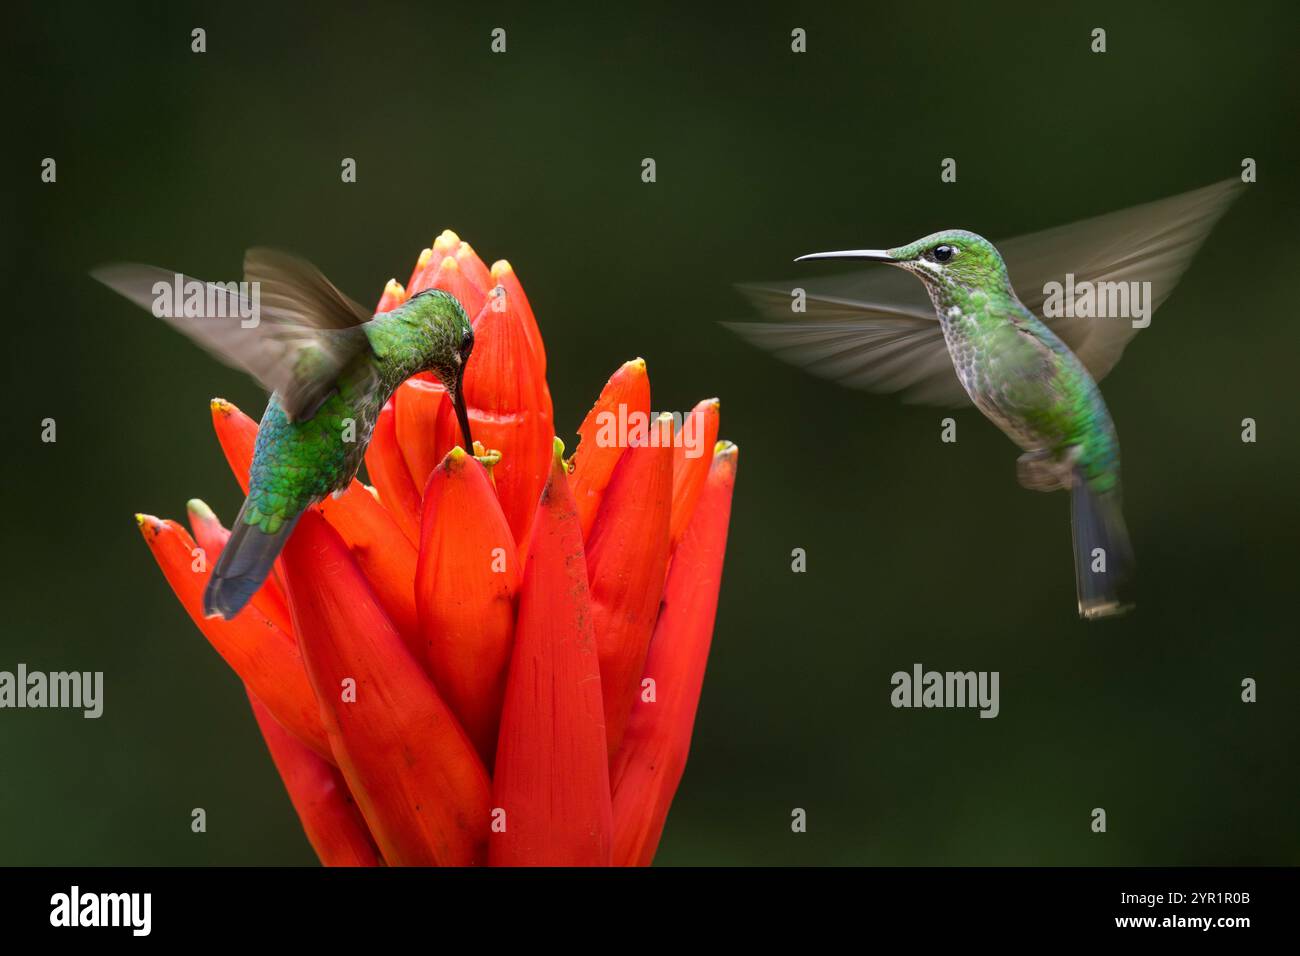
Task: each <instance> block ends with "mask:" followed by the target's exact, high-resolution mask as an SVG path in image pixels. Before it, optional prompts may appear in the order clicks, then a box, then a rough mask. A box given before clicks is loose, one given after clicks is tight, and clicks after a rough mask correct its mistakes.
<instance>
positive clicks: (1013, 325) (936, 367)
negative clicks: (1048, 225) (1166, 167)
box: [731, 180, 1241, 618]
mask: <svg viewBox="0 0 1300 956" xmlns="http://www.w3.org/2000/svg"><path fill="white" fill-rule="evenodd" d="M1240 188H1241V183H1240V182H1237V181H1235V180H1226V181H1224V182H1221V183H1218V184H1215V185H1213V186H1208V187H1205V188H1204V189H1199V190H1195V191H1194V192H1190V193H1186V194H1183V195H1181V196H1174V197H1172V198H1170V199H1165V200H1161V201H1159V202H1154V203H1148V204H1146V205H1144V206H1138V207H1135V208H1133V209H1128V210H1124V211H1122V212H1119V213H1111V214H1109V215H1106V216H1099V217H1097V218H1095V219H1091V220H1086V221H1084V222H1081V223H1075V224H1073V225H1070V226H1063V227H1058V228H1056V229H1050V230H1046V231H1044V232H1041V233H1035V234H1033V235H1030V236H1022V237H1020V238H1018V239H1012V240H1009V241H1007V242H1005V243H999V244H998V245H997V246H996V247H995V246H994V244H993V243H991V242H989V241H988V240H986V239H984V238H982V237H981V236H978V235H976V234H975V233H972V232H968V231H966V230H961V229H953V230H946V231H944V232H938V233H934V234H932V235H929V236H926V237H925V238H923V239H919V240H917V241H916V242H913V243H910V244H908V245H905V246H899V247H896V248H893V249H878V250H851V251H846V252H832V253H816V254H814V255H811V256H804V257H801V258H802V259H868V260H875V261H878V262H885V263H889V264H890V265H893V266H896V267H898V268H899V269H901V270H903V271H905V272H910V273H912V274H913V275H914V276H915V277H916V278H919V279H920V280H921V285H919V286H918V285H917V284H916V283H915V282H913V281H912V280H909V279H906V278H905V277H902V276H900V275H898V274H897V273H891V272H890V270H880V272H878V273H875V274H872V275H869V276H867V275H861V276H850V277H836V278H831V279H820V280H819V279H812V280H804V281H795V282H789V283H782V284H775V283H770V284H764V285H754V286H746V287H743V288H744V291H746V292H747V293H748V294H749V295H750V296H751V298H752V299H753V300H754V301H755V302H756V303H757V304H758V305H759V306H760V308H762V309H763V310H764V311H766V312H767V313H768V314H769V316H771V317H772V318H775V319H778V320H779V321H775V322H771V323H766V324H752V323H733V324H732V325H731V327H732V328H733V329H735V330H736V331H738V332H739V333H740V334H741V335H743V336H744V337H745V338H747V339H749V340H750V341H752V342H754V343H755V344H757V345H760V346H762V347H764V348H768V349H771V350H772V351H773V352H775V353H776V354H777V355H778V356H780V357H781V358H783V359H786V360H787V361H791V362H794V363H795V364H798V365H800V366H802V367H804V368H807V369H808V370H809V371H812V372H814V373H815V374H818V375H822V376H824V377H827V378H831V379H834V380H836V381H839V382H842V383H844V384H847V385H851V386H853V387H857V388H864V389H867V390H870V391H880V392H892V391H901V392H903V393H904V394H905V396H906V397H908V398H909V399H911V400H915V401H924V402H931V403H935V404H944V405H949V404H961V403H962V402H964V401H967V400H968V401H970V402H972V403H974V405H975V406H976V407H977V408H978V409H979V410H980V412H982V413H983V414H984V415H985V417H987V418H988V419H989V420H990V421H992V422H993V423H994V424H996V425H997V426H998V427H999V428H1000V429H1002V431H1003V432H1005V433H1006V434H1007V436H1008V437H1010V438H1011V439H1012V441H1014V442H1015V443H1016V444H1017V445H1019V446H1020V447H1021V448H1022V449H1023V450H1024V454H1023V455H1021V456H1020V458H1019V460H1018V461H1017V468H1016V471H1017V477H1018V478H1019V480H1020V483H1021V484H1022V485H1024V486H1025V487H1026V488H1030V489H1032V490H1035V491H1053V490H1057V489H1068V490H1069V491H1070V494H1071V513H1072V519H1073V528H1074V545H1075V577H1076V586H1077V591H1078V599H1079V612H1080V614H1081V615H1082V616H1084V617H1087V618H1092V617H1103V616H1107V615H1111V614H1116V613H1120V612H1122V611H1124V610H1126V609H1127V608H1128V607H1130V606H1131V603H1130V599H1131V594H1130V588H1131V585H1132V579H1133V570H1134V568H1133V558H1132V551H1131V548H1130V546H1129V543H1128V532H1127V530H1126V529H1125V526H1124V520H1123V516H1122V513H1121V506H1120V488H1121V482H1120V456H1119V441H1118V439H1117V437H1116V434H1115V428H1114V425H1113V424H1112V422H1111V418H1110V413H1109V411H1108V410H1107V408H1106V404H1105V402H1104V401H1103V400H1102V397H1101V392H1100V390H1099V389H1098V388H1097V384H1096V380H1097V379H1099V378H1101V376H1103V375H1105V374H1106V372H1108V371H1109V370H1110V369H1111V368H1112V367H1113V366H1114V364H1115V362H1116V361H1118V359H1119V356H1120V354H1121V353H1122V352H1123V349H1124V346H1125V345H1126V344H1127V343H1128V341H1129V339H1130V338H1131V337H1132V336H1133V334H1134V333H1135V331H1136V330H1137V329H1139V328H1145V327H1146V326H1147V325H1149V323H1150V316H1151V313H1152V312H1154V310H1155V308H1156V306H1158V305H1159V304H1160V303H1161V302H1163V301H1164V299H1165V298H1166V297H1167V296H1168V295H1169V293H1170V292H1171V291H1172V289H1173V286H1174V285H1175V283H1176V282H1177V281H1178V278H1179V277H1180V276H1181V274H1182V272H1183V270H1184V269H1185V268H1186V266H1187V264H1188V262H1189V261H1190V259H1191V257H1192V255H1193V254H1194V253H1195V251H1196V249H1197V248H1198V247H1199V246H1200V244H1201V242H1202V241H1203V240H1204V238H1205V236H1206V234H1207V233H1208V232H1209V230H1210V228H1211V226H1213V224H1214V223H1215V221H1217V219H1218V218H1219V216H1220V215H1222V213H1223V212H1224V210H1225V209H1226V208H1227V206H1228V204H1229V203H1230V202H1231V201H1232V199H1233V198H1235V196H1236V194H1237V193H1238V192H1239V190H1240ZM999 250H1001V252H999ZM1061 280H1065V284H1064V285H1062V282H1061ZM1013 282H1014V285H1013ZM909 283H910V284H909ZM905 286H906V287H905ZM1076 287H1077V288H1079V289H1086V290H1089V291H1088V292H1087V293H1085V294H1091V290H1093V289H1101V290H1103V292H1104V293H1105V294H1106V295H1107V296H1109V297H1110V298H1108V299H1107V300H1106V301H1108V302H1109V301H1111V299H1113V300H1114V301H1120V300H1121V299H1122V301H1123V302H1124V303H1125V304H1127V305H1128V306H1133V305H1140V309H1141V312H1142V314H1141V315H1140V316H1135V315H1133V314H1121V315H1106V316H1097V317H1093V310H1092V308H1091V307H1089V309H1087V310H1086V314H1077V313H1076V311H1075V310H1074V308H1073V304H1074V300H1073V299H1071V300H1070V308H1067V309H1066V310H1065V311H1064V312H1063V313H1062V314H1060V315H1057V314H1055V312H1054V311H1053V310H1051V309H1046V308H1045V306H1046V305H1047V304H1048V303H1049V302H1051V301H1052V297H1053V296H1058V297H1059V296H1061V295H1062V293H1061V292H1060V291H1059V290H1061V289H1064V288H1069V289H1071V290H1073V289H1075V288H1076ZM921 288H924V290H925V291H926V292H927V293H928V295H929V299H930V302H929V306H928V307H926V306H923V305H921V304H920V303H918V302H917V300H916V298H915V297H914V296H913V293H915V292H917V291H919V290H920V289H921ZM1121 293H1122V295H1121ZM800 306H802V307H803V308H802V310H801V308H800ZM792 307H793V310H794V311H795V312H799V311H803V312H804V313H805V315H804V317H803V318H797V319H795V320H794V321H790V313H791V311H792ZM1035 310H1038V312H1041V313H1042V316H1040V315H1039V314H1036V312H1035ZM1078 311H1079V312H1084V311H1085V310H1083V309H1080V310H1078ZM1045 319H1046V320H1045ZM953 372H956V376H955V377H954V375H953Z"/></svg>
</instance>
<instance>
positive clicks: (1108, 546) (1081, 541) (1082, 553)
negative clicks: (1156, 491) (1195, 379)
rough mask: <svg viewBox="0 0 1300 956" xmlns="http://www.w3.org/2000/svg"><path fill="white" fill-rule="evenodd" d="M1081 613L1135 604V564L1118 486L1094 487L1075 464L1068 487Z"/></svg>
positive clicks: (1088, 615)
mask: <svg viewBox="0 0 1300 956" xmlns="http://www.w3.org/2000/svg"><path fill="white" fill-rule="evenodd" d="M1070 519H1071V528H1072V530H1073V534H1074V578H1075V584H1076V587H1077V589H1078V595H1079V616H1080V617H1082V618H1084V619H1085V620H1093V619H1095V618H1102V617H1113V616H1115V615H1118V614H1123V613H1125V612H1126V611H1129V610H1131V609H1132V608H1133V584H1134V578H1135V572H1136V565H1135V563H1134V560H1133V547H1132V545H1131V544H1129V539H1128V528H1127V527H1125V525H1124V515H1123V513H1122V512H1121V510H1120V496H1119V491H1118V490H1112V491H1107V492H1101V493H1098V492H1095V491H1093V490H1092V489H1091V488H1089V487H1088V482H1087V480H1086V479H1085V478H1084V477H1083V475H1082V474H1081V473H1080V472H1079V470H1078V469H1077V468H1076V469H1075V472H1074V482H1073V485H1072V486H1071V489H1070Z"/></svg>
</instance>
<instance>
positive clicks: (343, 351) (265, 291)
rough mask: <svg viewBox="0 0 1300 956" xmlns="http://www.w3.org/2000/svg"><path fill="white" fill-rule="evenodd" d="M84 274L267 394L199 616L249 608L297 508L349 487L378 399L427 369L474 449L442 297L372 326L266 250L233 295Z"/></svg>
mask: <svg viewBox="0 0 1300 956" xmlns="http://www.w3.org/2000/svg"><path fill="white" fill-rule="evenodd" d="M93 274H94V275H95V277H96V278H98V279H99V280H100V281H102V282H104V283H105V284H106V285H108V286H109V287H110V288H112V289H114V290H116V291H117V292H119V293H121V294H122V295H124V296H125V297H127V298H128V299H130V300H132V301H133V302H136V303H137V304H139V305H142V306H144V307H145V308H148V309H150V310H151V311H153V312H154V314H155V315H158V316H159V317H160V318H163V319H165V320H166V321H168V322H169V323H171V324H172V325H173V326H175V327H176V328H178V329H180V330H181V331H183V332H185V333H186V334H187V335H189V336H190V337H191V338H193V339H194V340H195V341H197V342H199V343H200V344H202V345H204V346H205V347H207V348H208V349H209V350H210V351H212V352H213V353H214V354H215V355H217V357H219V358H221V359H222V360H223V361H225V362H227V363H228V364H231V365H233V366H235V367H237V368H241V369H244V370H245V371H248V372H249V373H250V374H252V375H253V376H254V377H256V378H257V379H258V380H259V381H260V382H262V383H263V384H264V385H266V386H267V387H268V388H269V389H271V390H272V394H271V398H270V400H269V401H268V403H267V406H266V412H265V413H264V414H263V416H262V421H261V423H260V425H259V426H258V432H257V441H256V444H255V447H254V452H253V462H252V466H251V469H250V472H249V489H248V497H247V498H246V499H245V501H244V505H243V507H242V508H240V511H239V515H238V516H237V517H236V519H235V521H234V523H233V525H232V527H231V535H230V539H229V541H228V542H227V543H226V546H225V548H224V549H223V550H222V552H221V556H220V557H219V558H218V560H217V563H216V566H215V567H214V568H213V572H212V578H211V580H210V581H209V583H208V587H207V590H206V592H205V593H204V613H205V614H209V615H212V614H219V615H221V616H222V617H225V618H230V617H233V616H234V615H235V614H237V613H239V611H240V610H241V609H242V608H243V607H244V605H245V604H247V602H248V600H249V599H250V598H251V597H252V596H253V594H254V593H255V592H256V591H257V589H258V588H259V587H261V585H262V583H263V582H264V581H265V580H266V576H267V575H268V574H269V573H270V570H271V566H272V565H273V563H274V561H275V558H276V556H277V555H278V554H279V553H280V550H281V549H282V548H283V547H284V544H285V542H286V541H287V540H288V537H289V535H290V534H291V533H292V531H293V527H294V525H295V524H296V522H297V520H298V518H299V516H301V514H302V513H303V511H305V510H306V509H307V508H308V507H310V506H311V505H312V504H314V503H316V502H318V501H320V500H321V499H322V498H324V497H325V496H326V495H328V494H331V493H335V492H341V491H343V490H344V489H346V488H347V486H348V484H349V483H350V482H351V481H352V478H353V477H354V476H355V475H356V473H357V469H358V468H359V467H360V465H361V462H362V460H363V458H364V457H365V451H366V447H367V446H368V445H369V443H370V437H371V434H372V433H373V430H374V426H375V422H376V421H377V420H378V418H379V413H380V410H381V409H382V408H383V406H384V403H385V402H386V401H387V400H388V398H389V397H390V396H391V395H392V393H393V391H394V389H396V388H397V386H398V385H400V384H401V383H402V382H403V381H405V380H406V379H408V378H410V377H411V376H412V375H415V374H417V373H419V372H426V371H427V372H432V373H433V374H434V375H436V376H437V377H438V379H439V380H440V381H441V382H442V383H443V384H444V385H445V386H446V388H447V391H448V392H449V393H450V395H451V397H452V401H453V404H454V406H455V409H456V414H457V417H458V418H459V421H460V426H461V432H462V438H463V439H464V442H465V446H466V447H467V448H471V449H472V447H473V443H472V438H471V436H470V430H469V417H468V414H467V412H466V409H465V399H464V391H463V387H462V386H463V371H464V367H465V363H466V362H468V360H469V357H470V354H471V351H472V349H473V345H474V332H473V328H472V326H471V325H470V321H469V317H468V316H467V315H466V314H465V310H464V309H463V308H462V307H461V305H460V303H459V302H458V301H457V300H456V299H455V297H453V296H452V295H450V294H448V293H446V292H441V291H437V290H428V291H425V292H421V293H419V294H417V295H414V296H412V297H411V298H410V299H408V300H407V301H406V302H404V303H402V304H401V305H399V306H398V307H396V308H394V309H393V310H391V311H389V312H385V313H382V314H380V315H376V316H374V317H373V318H372V317H370V315H369V314H368V313H367V311H366V310H365V309H363V308H362V307H361V306H359V305H358V304H357V303H355V302H353V301H352V300H351V299H349V298H347V296H345V295H343V293H341V292H339V291H338V290H337V289H336V288H334V286H333V285H331V284H330V283H329V281H328V280H327V279H326V278H325V277H324V276H323V275H321V274H320V273H319V272H318V271H317V270H316V269H315V268H313V267H312V266H311V265H309V264H308V263H306V262H303V261H302V260H300V259H295V258H293V257H291V256H287V255H285V254H283V253H276V252H272V251H270V250H265V249H254V250H250V251H249V253H248V255H247V256H246V257H245V260H244V276H245V285H244V286H243V287H242V288H239V287H236V286H235V285H234V284H230V285H221V284H218V283H202V282H198V281H197V280H193V279H188V278H186V277H184V276H182V275H180V274H178V273H171V272H167V271H165V270H161V269H156V268H154V267H151V266H140V265H117V266H106V267H103V268H100V269H97V270H95V272H94V273H93ZM191 286H192V288H193V289H195V290H197V291H198V292H199V293H201V295H200V296H198V297H196V298H195V300H194V301H199V300H200V299H201V300H202V301H203V303H204V305H203V307H202V308H201V309H198V308H195V309H182V308H179V307H178V303H170V304H169V303H167V302H164V301H161V298H160V297H164V296H166V295H167V294H168V291H169V288H174V289H182V288H186V287H191Z"/></svg>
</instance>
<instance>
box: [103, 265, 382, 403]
mask: <svg viewBox="0 0 1300 956" xmlns="http://www.w3.org/2000/svg"><path fill="white" fill-rule="evenodd" d="M91 275H92V276H94V277H95V278H96V279H98V280H99V281H100V282H102V283H104V284H105V285H106V286H108V287H109V288H110V289H112V290H114V291H115V292H117V293H119V294H120V295H122V296H124V297H125V298H127V299H130V300H131V301H132V302H134V303H136V304H137V305H139V306H142V307H143V308H145V309H148V310H150V311H151V312H153V314H154V315H158V316H159V318H162V319H164V320H165V321H166V322H168V323H169V324H170V325H172V326H174V327H175V328H177V329H179V330H180V331H181V332H184V333H185V334H186V335H187V336H189V337H190V338H191V339H193V340H194V341H195V342H197V343H198V344H200V345H202V346H203V347H204V348H206V349H207V350H208V351H209V352H211V353H212V354H213V355H214V356H216V357H217V358H219V359H220V360H221V361H223V362H225V363H226V364H227V365H230V366H232V367H233V368H237V369H241V370H243V371H245V372H247V373H248V374H250V375H252V376H253V377H254V378H255V379H257V381H258V382H260V383H261V384H262V386H263V387H264V388H266V389H267V390H268V391H272V392H275V393H276V394H277V395H278V397H279V401H280V404H281V406H282V407H283V408H284V411H285V414H286V415H287V416H288V417H289V419H290V420H291V421H296V420H302V419H306V418H310V417H311V416H312V415H313V414H315V412H316V409H317V408H319V407H320V403H321V402H322V401H324V400H325V398H326V397H327V396H328V395H329V393H330V391H331V390H332V389H333V388H334V386H335V383H336V381H337V379H338V377H339V373H340V372H341V371H342V370H343V368H344V366H346V365H347V364H348V362H350V361H351V360H352V359H353V358H354V357H355V356H356V355H357V354H359V353H360V352H361V350H362V349H365V348H367V347H368V341H367V339H366V336H365V332H364V330H363V329H362V328H361V324H362V323H364V322H365V321H366V320H367V319H368V318H369V315H368V314H367V312H366V310H365V309H363V308H362V307H361V306H360V305H358V304H357V303H355V302H353V301H352V300H351V299H349V298H348V297H347V296H345V295H344V294H343V293H341V292H339V290H338V289H336V288H335V287H334V286H333V285H332V284H330V282H329V280H328V279H326V278H325V277H324V276H323V275H321V274H320V272H319V271H317V270H316V269H315V268H314V267H313V266H311V265H310V264H309V263H306V262H304V261H302V260H301V259H296V258H294V257H293V256H289V255H287V254H285V253H279V252H273V251H271V250H266V249H252V250H249V252H248V254H247V256H246V257H245V260H244V275H245V279H246V281H247V282H249V283H257V286H256V289H257V292H256V294H254V293H253V288H254V287H253V286H251V285H250V286H249V287H248V294H247V295H245V294H243V293H242V292H241V291H240V287H239V285H238V284H236V283H215V282H202V281H200V280H196V279H191V278H189V277H188V276H184V275H179V274H178V273H175V272H169V271H167V270H165V269H159V268H157V267H156V266H146V265H139V264H135V263H121V264H114V265H107V266H101V267H99V268H97V269H95V270H93V271H92V272H91ZM178 275H179V282H180V283H181V291H182V296H183V298H182V299H181V300H180V301H177V300H176V298H175V296H174V290H175V288H176V283H177V277H178ZM197 290H201V292H202V295H201V297H200V296H197V295H192V293H194V292H195V291H197ZM163 297H165V304H160V303H163V302H164V298H163ZM187 300H189V303H190V307H189V308H184V306H185V304H186V301H187ZM160 313H163V314H160ZM187 313H189V314H187ZM250 316H252V318H250ZM254 319H255V320H256V321H254Z"/></svg>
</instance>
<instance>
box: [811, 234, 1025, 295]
mask: <svg viewBox="0 0 1300 956" xmlns="http://www.w3.org/2000/svg"><path fill="white" fill-rule="evenodd" d="M808 259H866V260H870V261H872V262H885V263H888V264H889V265H892V266H898V267H899V268H900V269H906V270H907V271H908V272H911V273H913V274H914V275H916V276H917V277H918V278H919V279H920V280H921V281H922V282H924V283H925V285H926V288H928V289H929V291H930V295H931V297H932V298H935V299H936V300H939V299H942V300H945V301H950V300H952V299H954V298H958V297H961V296H962V294H964V293H969V292H973V291H976V290H981V289H989V288H990V287H993V288H998V287H1001V286H1004V285H1006V284H1008V280H1007V267H1006V266H1005V265H1004V264H1003V262H1002V256H1001V255H999V254H998V250H997V249H996V248H994V246H993V243H991V242H989V241H988V240H987V239H985V238H984V237H983V236H978V235H976V234H975V233H973V232H968V231H967V230H965V229H945V230H944V231H943V232H935V233H931V234H930V235H928V236H926V237H924V238H923V239H918V240H916V241H915V242H912V243H909V244H908V245H906V246H898V247H896V248H894V249H849V250H845V251H844V252H815V253H813V254H812V255H808V256H800V257H799V258H798V259H796V260H795V262H803V261H805V260H808Z"/></svg>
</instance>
